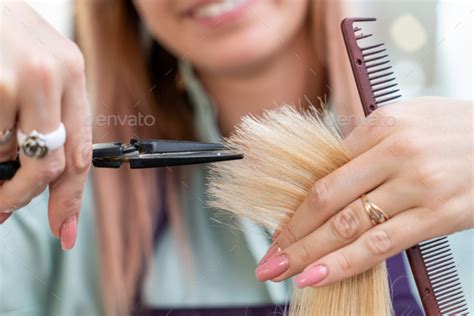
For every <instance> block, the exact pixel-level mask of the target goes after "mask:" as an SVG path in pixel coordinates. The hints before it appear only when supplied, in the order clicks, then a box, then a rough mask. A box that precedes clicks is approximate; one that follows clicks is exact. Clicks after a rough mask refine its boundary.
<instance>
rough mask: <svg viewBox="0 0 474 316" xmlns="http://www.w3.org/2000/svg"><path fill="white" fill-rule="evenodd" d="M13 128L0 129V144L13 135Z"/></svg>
mask: <svg viewBox="0 0 474 316" xmlns="http://www.w3.org/2000/svg"><path fill="white" fill-rule="evenodd" d="M13 134H14V133H13V129H10V128H7V129H4V130H1V131H0V145H4V144H6V143H8V142H9V141H10V140H11V139H12V137H13Z"/></svg>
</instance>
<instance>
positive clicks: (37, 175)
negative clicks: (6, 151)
mask: <svg viewBox="0 0 474 316" xmlns="http://www.w3.org/2000/svg"><path fill="white" fill-rule="evenodd" d="M29 69H30V73H29V76H28V78H27V79H26V80H25V81H24V82H23V84H24V85H25V88H24V89H22V94H21V95H20V96H19V99H18V101H19V116H18V120H19V126H18V128H21V129H22V131H23V132H24V133H30V132H31V131H33V130H37V131H39V132H40V133H43V134H47V133H50V132H52V131H54V130H56V129H57V128H58V126H59V124H60V108H59V104H60V92H59V91H60V87H59V84H58V80H57V78H56V77H55V76H54V74H53V73H54V70H53V66H52V64H50V63H48V62H47V61H46V60H37V61H35V64H34V65H32V66H31V67H30V68H29ZM20 162H21V168H20V169H19V170H18V172H17V173H16V174H15V176H14V177H13V178H12V179H11V180H10V181H6V182H5V183H4V184H3V185H2V187H0V210H11V209H18V208H20V207H22V206H24V205H26V204H27V203H29V201H31V199H33V198H34V197H35V196H37V195H38V194H40V193H41V192H42V191H44V189H45V188H46V186H47V185H48V184H49V182H51V181H52V180H54V179H55V178H56V177H57V176H58V175H59V174H60V173H61V172H62V171H63V169H64V152H63V149H59V150H55V151H54V152H50V153H48V155H46V156H45V157H44V158H43V159H36V158H31V157H27V156H26V155H25V154H24V153H23V152H22V151H20Z"/></svg>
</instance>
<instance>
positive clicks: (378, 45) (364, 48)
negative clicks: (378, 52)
mask: <svg viewBox="0 0 474 316" xmlns="http://www.w3.org/2000/svg"><path fill="white" fill-rule="evenodd" d="M383 45H384V43H380V44H376V45H370V46H367V47H362V48H361V50H362V51H364V50H368V49H373V48H379V47H382V46H383Z"/></svg>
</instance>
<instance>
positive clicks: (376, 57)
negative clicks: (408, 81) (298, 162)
mask: <svg viewBox="0 0 474 316" xmlns="http://www.w3.org/2000/svg"><path fill="white" fill-rule="evenodd" d="M374 21H376V19H375V18H346V19H344V20H343V21H342V23H341V29H342V34H343V37H344V42H345V45H346V49H347V53H348V55H349V60H350V64H351V67H352V72H353V74H354V77H355V82H356V85H357V90H358V92H359V96H360V100H361V102H362V107H363V108H364V114H365V116H368V115H370V113H372V112H373V111H374V110H376V109H377V108H378V107H379V106H382V105H386V104H387V103H389V102H391V101H394V100H396V99H398V98H400V97H401V95H400V94H399V91H400V90H399V89H398V88H397V83H396V82H395V77H394V73H393V71H392V70H391V66H390V65H389V63H390V60H388V55H387V53H386V49H385V47H384V44H383V43H380V44H375V45H366V46H360V45H359V44H360V42H361V41H362V40H364V39H366V38H369V37H371V36H372V34H363V33H361V31H362V29H361V28H360V27H359V26H356V27H354V23H357V22H374ZM406 254H407V257H408V261H409V263H410V267H411V270H412V273H413V277H414V279H415V283H416V287H417V289H418V293H419V295H420V298H421V302H422V304H423V309H424V311H425V313H426V315H428V316H434V315H446V314H449V315H467V314H468V307H467V304H466V300H465V297H464V293H463V290H462V287H461V282H460V281H459V276H458V273H457V271H456V265H455V262H454V258H453V255H452V253H451V249H450V247H449V242H448V239H447V237H441V238H437V239H433V240H429V241H425V242H422V243H420V244H418V245H415V246H413V247H411V248H410V249H407V250H406Z"/></svg>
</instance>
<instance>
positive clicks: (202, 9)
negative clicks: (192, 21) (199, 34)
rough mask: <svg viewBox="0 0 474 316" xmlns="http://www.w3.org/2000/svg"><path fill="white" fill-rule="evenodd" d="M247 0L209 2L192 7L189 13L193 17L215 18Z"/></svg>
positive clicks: (236, 7) (233, 9) (229, 11)
mask: <svg viewBox="0 0 474 316" xmlns="http://www.w3.org/2000/svg"><path fill="white" fill-rule="evenodd" d="M248 1H249V0H222V1H219V2H211V3H208V4H204V5H201V6H199V7H198V8H196V9H194V10H193V11H192V13H191V15H192V16H193V17H195V18H204V19H205V18H215V17H219V16H222V15H225V14H228V13H231V12H233V11H235V10H236V9H238V8H239V7H241V6H243V5H244V4H246V3H247V2H248Z"/></svg>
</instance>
